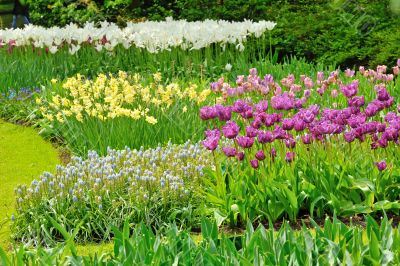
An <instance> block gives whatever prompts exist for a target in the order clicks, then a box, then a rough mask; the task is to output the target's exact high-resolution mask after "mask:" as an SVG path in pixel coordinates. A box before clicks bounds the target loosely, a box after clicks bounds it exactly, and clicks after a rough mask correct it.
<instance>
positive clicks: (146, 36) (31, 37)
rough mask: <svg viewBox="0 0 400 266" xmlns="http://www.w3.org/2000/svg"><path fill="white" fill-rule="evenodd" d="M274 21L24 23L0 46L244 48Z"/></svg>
mask: <svg viewBox="0 0 400 266" xmlns="http://www.w3.org/2000/svg"><path fill="white" fill-rule="evenodd" d="M275 25H276V23H275V22H271V21H259V22H252V21H250V20H245V21H243V22H229V21H224V20H218V21H215V20H205V21H195V22H188V21H186V20H173V19H172V18H167V19H166V21H161V22H155V21H145V22H140V23H132V22H128V24H127V26H126V27H125V28H119V27H118V26H117V25H116V24H114V23H109V22H106V21H104V22H101V23H100V27H95V25H94V23H92V22H88V23H86V24H85V25H84V26H83V27H78V26H77V25H75V24H72V23H71V24H69V25H66V26H65V27H63V28H60V27H51V28H44V27H41V26H35V25H32V24H30V25H27V26H26V27H25V28H24V29H15V30H13V29H5V30H0V40H1V44H2V45H8V44H11V43H12V44H13V45H15V46H26V45H33V46H34V47H37V48H43V47H50V48H49V49H51V51H53V52H56V51H57V50H56V48H59V47H60V46H62V45H66V46H67V47H68V48H69V51H70V53H71V54H74V53H76V52H77V51H78V50H79V49H80V47H81V45H82V44H83V43H87V44H89V45H92V46H93V47H94V48H95V49H96V50H98V51H100V50H102V49H107V50H113V49H114V48H115V47H116V46H118V45H119V44H122V46H123V47H124V48H125V49H129V48H130V47H132V46H133V47H138V48H144V49H146V50H148V51H149V52H151V53H157V52H160V51H165V50H166V51H169V50H171V49H172V48H180V49H183V50H198V49H202V48H205V47H208V46H210V45H211V44H219V45H220V46H221V47H225V45H226V44H235V45H236V47H237V48H238V50H240V51H243V50H244V43H245V42H246V39H247V38H248V37H250V36H255V37H256V38H258V37H260V36H261V35H262V34H264V33H265V31H267V30H272V29H273V28H274V27H275Z"/></svg>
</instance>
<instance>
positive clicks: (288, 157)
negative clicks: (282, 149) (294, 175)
mask: <svg viewBox="0 0 400 266" xmlns="http://www.w3.org/2000/svg"><path fill="white" fill-rule="evenodd" d="M294 157H295V153H294V152H293V151H288V152H287V153H286V156H285V161H286V162H288V163H291V162H293V160H294Z"/></svg>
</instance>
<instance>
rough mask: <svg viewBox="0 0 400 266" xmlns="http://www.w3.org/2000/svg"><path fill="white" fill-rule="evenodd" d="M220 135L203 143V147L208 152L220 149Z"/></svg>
mask: <svg viewBox="0 0 400 266" xmlns="http://www.w3.org/2000/svg"><path fill="white" fill-rule="evenodd" d="M218 142H219V135H218V136H211V137H208V138H206V139H205V140H204V141H203V145H204V147H205V148H206V149H207V150H210V151H213V150H215V149H216V148H217V147H218Z"/></svg>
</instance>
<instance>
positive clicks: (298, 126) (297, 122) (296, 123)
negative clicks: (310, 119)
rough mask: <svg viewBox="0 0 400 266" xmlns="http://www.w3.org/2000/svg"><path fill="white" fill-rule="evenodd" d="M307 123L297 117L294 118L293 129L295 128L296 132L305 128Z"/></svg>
mask: <svg viewBox="0 0 400 266" xmlns="http://www.w3.org/2000/svg"><path fill="white" fill-rule="evenodd" d="M306 127H307V124H306V123H305V122H304V121H303V120H302V119H299V118H296V119H294V126H293V128H294V130H296V132H300V131H303V130H304V129H306Z"/></svg>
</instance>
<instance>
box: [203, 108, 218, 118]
mask: <svg viewBox="0 0 400 266" xmlns="http://www.w3.org/2000/svg"><path fill="white" fill-rule="evenodd" d="M217 116H218V112H217V110H216V109H215V108H214V107H212V106H204V107H202V108H201V109H200V118H201V119H202V120H209V119H214V118H216V117H217Z"/></svg>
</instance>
